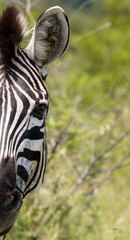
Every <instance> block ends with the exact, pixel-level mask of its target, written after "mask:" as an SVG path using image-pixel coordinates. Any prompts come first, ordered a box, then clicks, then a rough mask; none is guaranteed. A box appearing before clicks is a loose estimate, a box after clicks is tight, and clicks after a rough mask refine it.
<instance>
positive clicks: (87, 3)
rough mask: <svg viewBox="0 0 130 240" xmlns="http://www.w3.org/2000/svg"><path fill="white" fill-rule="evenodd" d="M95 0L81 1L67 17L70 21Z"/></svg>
mask: <svg viewBox="0 0 130 240" xmlns="http://www.w3.org/2000/svg"><path fill="white" fill-rule="evenodd" d="M95 1H96V0H87V1H84V2H83V3H81V4H80V5H79V7H78V8H77V9H76V10H74V12H72V14H71V15H70V17H69V19H70V21H71V20H72V19H73V18H74V17H75V16H76V15H77V14H78V13H79V12H80V11H81V10H82V9H83V8H85V7H87V6H89V5H90V4H91V3H93V2H95Z"/></svg>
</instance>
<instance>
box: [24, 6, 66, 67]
mask: <svg viewBox="0 0 130 240" xmlns="http://www.w3.org/2000/svg"><path fill="white" fill-rule="evenodd" d="M69 34H70V28H69V21H68V18H67V16H66V14H65V13H64V11H63V9H62V8H60V7H52V8H50V9H48V10H47V11H46V12H44V13H42V14H41V16H40V17H39V18H38V20H37V22H36V24H35V28H34V31H33V36H32V39H31V41H30V43H29V45H28V47H27V48H26V51H27V53H28V55H30V57H31V58H32V59H33V60H34V61H35V62H36V64H37V65H38V66H39V67H43V66H44V65H48V64H50V63H51V62H53V61H55V60H56V59H57V58H59V57H60V56H61V55H62V54H63V53H64V51H65V49H66V47H67V45H68V41H69Z"/></svg>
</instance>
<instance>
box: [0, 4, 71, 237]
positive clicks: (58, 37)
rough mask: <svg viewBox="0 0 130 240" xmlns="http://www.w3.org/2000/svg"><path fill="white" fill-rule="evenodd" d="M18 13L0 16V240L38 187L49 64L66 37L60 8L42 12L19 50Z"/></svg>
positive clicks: (11, 10) (22, 28)
mask: <svg viewBox="0 0 130 240" xmlns="http://www.w3.org/2000/svg"><path fill="white" fill-rule="evenodd" d="M25 22H26V21H25V18H24V17H23V15H22V13H21V11H20V10H19V9H18V8H17V7H16V6H9V7H7V8H6V9H5V10H4V11H3V13H2V14H1V15H0V239H4V238H5V237H6V234H7V233H8V232H9V231H10V229H11V228H12V227H13V225H14V223H15V220H16V218H17V216H18V214H19V211H20V208H21V206H22V203H23V199H24V198H25V197H26V196H27V195H28V194H29V193H31V192H32V191H33V190H34V189H36V188H38V187H39V186H40V185H41V184H42V182H43V179H44V174H45V170H46V165H47V133H46V118H47V113H48V108H49V93H48V91H47V88H46V76H47V73H48V66H49V65H50V64H51V63H52V62H53V61H55V60H56V59H58V58H59V57H61V55H62V54H63V53H64V51H65V49H66V47H67V45H68V42H69V35H70V27H69V21H68V18H67V16H66V14H65V12H64V11H63V9H62V8H61V7H58V6H55V7H52V8H50V9H48V10H46V11H45V12H43V13H42V14H41V15H40V16H39V18H38V20H37V21H36V23H35V26H34V29H33V33H32V37H31V40H30V42H29V44H28V46H27V47H26V48H25V49H23V48H22V47H21V45H20V44H21V42H22V41H23V39H24V38H25V37H26V35H27V28H26V23H25Z"/></svg>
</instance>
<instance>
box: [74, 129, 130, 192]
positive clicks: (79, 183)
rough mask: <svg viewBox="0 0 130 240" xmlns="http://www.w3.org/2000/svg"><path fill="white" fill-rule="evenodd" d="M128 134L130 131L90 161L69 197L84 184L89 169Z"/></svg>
mask: <svg viewBox="0 0 130 240" xmlns="http://www.w3.org/2000/svg"><path fill="white" fill-rule="evenodd" d="M129 134H130V130H128V131H126V132H125V133H124V134H123V135H122V136H121V137H120V138H118V139H117V140H116V141H115V142H114V143H113V144H111V145H110V146H109V147H108V148H106V149H105V150H104V151H103V152H101V153H100V154H98V155H97V156H96V157H95V158H94V159H91V162H90V164H89V165H88V166H87V167H86V169H85V171H84V173H83V174H82V175H81V176H80V178H79V179H78V181H77V183H76V184H75V186H74V187H73V188H72V190H71V191H70V195H71V194H74V192H75V191H76V190H77V189H78V188H79V187H80V186H81V184H82V183H83V182H84V180H85V179H86V177H87V176H88V175H89V171H90V169H91V168H92V167H93V166H94V164H95V163H96V162H97V161H98V160H100V159H102V158H103V157H104V155H105V154H106V153H108V152H110V151H111V150H112V149H113V148H115V147H116V146H117V145H118V144H119V143H121V142H122V141H123V140H124V139H125V138H126V137H127V136H128V135H129Z"/></svg>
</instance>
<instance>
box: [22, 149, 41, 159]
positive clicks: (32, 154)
mask: <svg viewBox="0 0 130 240" xmlns="http://www.w3.org/2000/svg"><path fill="white" fill-rule="evenodd" d="M20 157H24V158H26V159H28V160H29V161H37V162H39V161H40V157H41V153H40V152H39V151H32V150H30V149H28V148H24V151H23V152H19V153H18V157H17V158H18V159H19V158H20Z"/></svg>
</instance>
